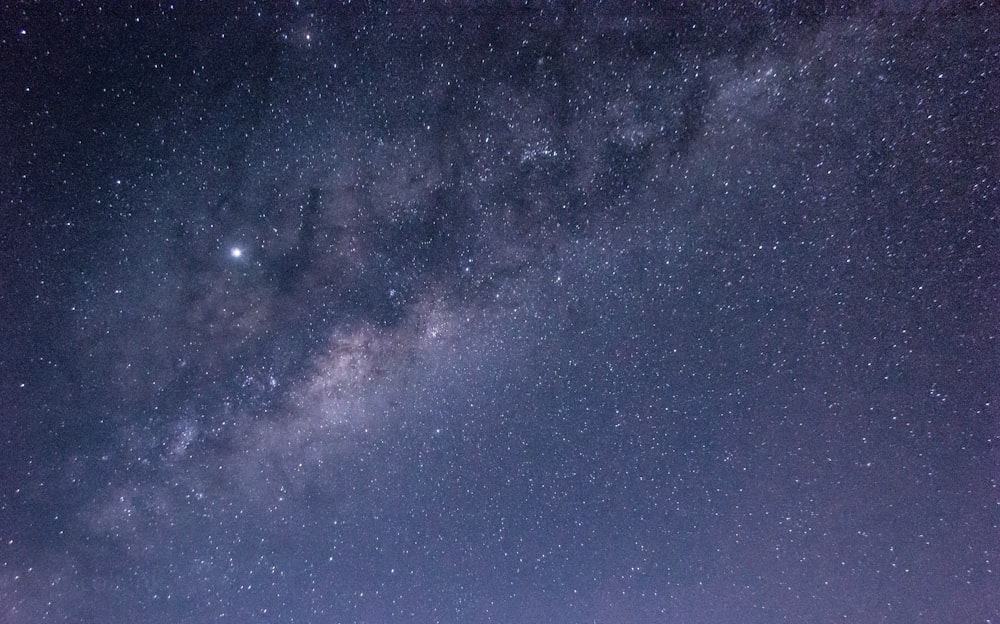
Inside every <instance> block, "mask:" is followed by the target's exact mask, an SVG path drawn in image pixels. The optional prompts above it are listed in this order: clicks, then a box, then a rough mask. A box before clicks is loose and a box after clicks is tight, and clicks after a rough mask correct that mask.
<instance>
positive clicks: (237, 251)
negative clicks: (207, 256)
mask: <svg viewBox="0 0 1000 624" xmlns="http://www.w3.org/2000/svg"><path fill="white" fill-rule="evenodd" d="M229 255H230V256H232V257H234V258H242V257H243V250H242V249H240V248H239V247H233V248H232V249H230V250H229Z"/></svg>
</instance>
